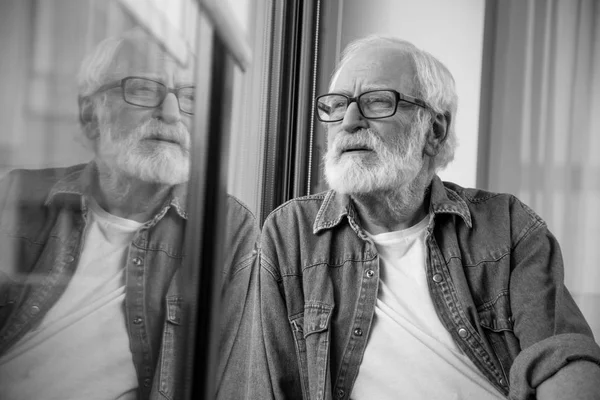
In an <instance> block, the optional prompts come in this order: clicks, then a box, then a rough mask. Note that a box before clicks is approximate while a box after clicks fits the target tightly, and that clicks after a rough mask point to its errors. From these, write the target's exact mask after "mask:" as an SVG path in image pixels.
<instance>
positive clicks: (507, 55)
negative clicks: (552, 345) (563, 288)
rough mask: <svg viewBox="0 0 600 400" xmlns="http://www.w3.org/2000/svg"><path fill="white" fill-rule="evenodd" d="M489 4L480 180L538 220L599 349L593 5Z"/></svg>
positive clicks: (552, 0)
mask: <svg viewBox="0 0 600 400" xmlns="http://www.w3.org/2000/svg"><path fill="white" fill-rule="evenodd" d="M488 6H489V7H493V11H492V12H493V13H494V14H495V20H494V23H493V30H494V32H492V34H493V35H494V38H493V41H492V43H493V45H494V49H493V51H491V52H490V53H489V54H491V57H493V60H492V62H488V64H489V65H490V66H491V67H490V70H489V72H490V76H491V86H490V88H491V91H490V93H487V94H486V95H487V96H489V98H491V101H490V103H489V104H490V107H489V110H488V115H487V117H486V118H488V119H489V125H488V126H487V127H484V131H482V132H481V134H482V135H484V137H485V138H486V139H485V140H484V141H482V142H483V143H487V145H488V146H489V147H488V149H487V151H486V152H483V153H482V152H480V155H481V154H486V155H487V161H488V165H487V168H486V169H485V173H486V175H487V177H484V178H487V179H483V180H479V182H480V183H482V182H485V183H487V188H488V189H490V190H493V191H501V192H509V193H513V194H516V195H517V196H518V197H519V198H520V199H521V200H522V201H524V202H525V203H527V204H528V205H530V206H531V207H532V208H533V209H534V210H535V211H536V212H537V213H538V214H539V215H540V216H541V217H542V218H544V220H545V221H546V222H547V224H548V226H549V228H550V230H551V231H552V232H553V233H554V235H555V236H556V237H557V239H558V240H559V242H560V244H561V248H562V252H563V258H564V263H565V282H566V284H567V287H568V288H569V290H570V292H571V293H572V295H573V297H574V298H575V300H576V301H577V303H578V304H579V306H580V308H581V309H582V311H583V313H584V314H585V316H586V318H587V320H588V323H589V324H590V325H591V327H592V329H593V331H594V335H595V337H596V341H600V261H599V260H600V245H599V244H598V243H599V242H600V156H599V154H598V153H599V151H600V1H596V0H528V1H521V0H508V1H498V2H488ZM486 61H489V60H484V64H485V62H486ZM486 128H487V129H486ZM484 161H485V160H484Z"/></svg>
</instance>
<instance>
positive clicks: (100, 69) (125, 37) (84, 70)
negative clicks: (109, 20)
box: [77, 27, 148, 97]
mask: <svg viewBox="0 0 600 400" xmlns="http://www.w3.org/2000/svg"><path fill="white" fill-rule="evenodd" d="M147 37H148V35H147V33H146V32H145V31H144V30H143V29H142V28H139V27H136V28H132V29H130V30H127V31H125V32H123V33H122V34H120V35H118V36H111V37H108V38H106V39H104V40H102V41H101V42H100V43H98V44H97V45H96V47H94V49H93V50H92V51H91V52H90V53H89V54H88V55H86V56H85V58H84V59H83V61H82V62H81V66H80V68H79V73H78V75H77V85H78V89H79V96H80V97H86V96H90V95H92V94H94V92H95V91H96V90H98V88H99V87H100V86H102V85H103V84H105V83H106V78H107V76H108V75H109V73H110V72H111V66H112V64H113V62H114V61H115V57H116V56H117V54H118V52H119V50H120V49H121V47H122V46H123V44H124V43H125V42H126V41H133V40H135V39H137V38H147Z"/></svg>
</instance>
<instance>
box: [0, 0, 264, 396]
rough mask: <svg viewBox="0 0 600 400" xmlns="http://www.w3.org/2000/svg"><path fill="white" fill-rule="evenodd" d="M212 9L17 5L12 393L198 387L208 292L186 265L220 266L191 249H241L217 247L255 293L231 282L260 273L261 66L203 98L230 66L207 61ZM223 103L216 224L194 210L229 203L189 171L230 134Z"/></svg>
mask: <svg viewBox="0 0 600 400" xmlns="http://www.w3.org/2000/svg"><path fill="white" fill-rule="evenodd" d="M250 3H251V2H250V1H248V2H246V3H244V4H246V6H245V8H243V9H244V10H246V11H248V10H251V9H252V7H250V5H249V4H250ZM238 13H239V10H238ZM200 16H201V10H200V9H199V8H198V4H197V2H196V1H193V0H169V1H161V0H144V1H136V0H112V1H107V0H3V1H2V2H0V51H1V52H2V54H3V57H2V61H0V80H1V82H2V85H3V87H4V90H3V91H2V94H1V95H0V102H1V103H0V104H1V107H0V118H1V120H2V121H3V125H2V127H1V128H0V387H1V388H2V399H3V400H11V399H23V398H28V399H34V398H65V396H66V397H69V398H91V397H93V396H92V394H96V393H103V397H104V398H119V399H135V398H139V399H142V398H150V397H152V396H154V395H155V394H158V393H160V395H161V396H164V397H166V398H182V397H181V396H182V395H183V394H186V393H189V388H186V386H185V385H184V381H185V379H184V373H183V371H186V370H189V369H190V368H191V366H192V365H193V362H194V356H193V353H192V350H193V344H194V333H195V330H194V329H193V328H194V326H195V325H194V318H195V317H196V313H195V311H197V308H194V307H190V304H189V303H188V302H187V301H188V300H189V299H190V298H194V295H197V294H198V293H195V291H197V288H198V287H197V286H196V282H193V281H191V282H190V281H186V279H185V277H186V276H188V275H185V274H184V273H183V272H185V269H186V268H187V269H188V270H191V269H193V268H205V267H204V265H206V264H208V262H206V260H204V261H202V260H200V257H196V258H195V259H194V258H190V257H189V256H190V252H189V251H188V250H187V249H189V248H193V247H194V246H195V247H196V248H197V253H203V252H204V253H209V251H208V249H207V248H203V247H202V246H213V247H220V248H222V249H227V251H226V252H225V251H223V250H214V249H213V253H215V254H220V258H219V260H220V262H221V265H219V266H218V267H217V269H216V271H218V273H220V274H222V281H223V283H224V284H225V285H228V284H231V285H241V286H243V283H244V282H243V281H242V280H240V278H239V277H240V276H241V275H239V274H238V275H236V279H237V280H235V281H234V279H232V278H231V277H232V276H233V275H235V273H236V271H238V270H239V269H242V268H244V267H245V266H247V265H248V264H249V263H252V260H253V258H252V257H253V254H255V252H254V242H255V239H256V235H257V234H258V228H257V226H256V222H255V219H254V215H253V213H254V209H255V208H256V207H257V204H258V201H259V200H258V199H257V197H256V196H257V193H258V192H259V191H258V190H256V188H255V187H254V185H253V184H252V181H251V180H252V179H254V178H253V173H248V172H247V171H248V168H247V166H248V165H249V164H250V165H254V167H253V168H254V170H258V161H256V160H257V159H258V158H256V157H257V154H258V153H259V152H258V150H257V149H258V147H257V145H256V144H255V142H254V141H251V140H249V139H248V137H252V136H251V135H247V137H246V138H244V137H243V136H239V135H241V134H242V133H241V131H243V129H242V127H243V121H242V120H241V118H243V117H242V115H243V113H242V111H241V110H242V108H241V104H242V103H241V102H240V100H239V97H240V96H242V95H244V96H246V90H249V89H245V88H246V87H247V86H248V83H247V79H246V75H245V74H246V72H245V71H243V70H242V69H241V68H240V67H239V66H236V65H235V63H234V62H231V60H230V59H231V57H230V56H228V55H225V56H224V57H225V59H227V60H230V61H228V62H227V63H226V64H225V65H226V67H227V71H228V72H227V73H226V79H223V80H221V81H219V85H221V86H219V87H218V88H217V89H218V90H220V91H221V92H222V96H220V95H216V94H215V93H216V89H214V88H213V89H210V90H209V91H208V94H207V93H200V94H201V96H200V97H198V92H195V91H192V90H190V87H194V86H196V85H197V80H198V79H199V77H206V72H207V69H209V68H211V65H212V61H211V60H212V57H213V54H212V53H211V52H210V51H209V50H206V48H204V49H203V51H207V54H208V55H209V59H208V60H203V61H202V62H198V56H197V54H198V42H199V40H200V39H199V38H201V37H202V34H201V30H200V29H199V25H198V24H199V21H201V20H202V19H200V18H199V17H200ZM236 18H238V19H240V18H242V19H243V18H244V17H243V16H240V15H237V16H236ZM204 23H205V24H207V23H208V24H209V25H210V23H211V21H208V22H207V20H206V18H204ZM209 31H210V29H209ZM211 40H212V39H211V38H208V39H207V37H206V36H204V42H203V43H204V44H206V45H208V44H210V43H211ZM218 50H219V51H221V52H225V53H227V48H226V47H220V48H219V49H218ZM200 68H204V69H203V70H200ZM207 87H208V86H207ZM248 96H249V95H247V97H246V98H248ZM219 102H222V104H221V110H225V111H224V112H223V114H222V115H223V118H225V119H226V120H225V121H221V125H220V126H221V128H222V132H225V131H226V132H227V133H228V140H227V142H226V143H224V145H223V146H222V148H223V154H222V155H219V156H218V158H219V162H222V163H223V165H224V167H223V171H225V172H227V173H228V174H227V175H224V176H223V177H221V176H218V177H216V179H217V182H218V183H219V184H220V183H222V187H223V188H227V189H226V190H225V189H223V190H222V192H219V193H220V196H221V198H224V199H225V201H224V206H220V207H219V208H218V209H216V210H217V213H218V215H219V216H218V218H215V219H214V220H211V221H213V222H214V223H215V224H214V225H213V226H205V224H203V218H204V214H202V213H199V214H200V215H195V216H194V217H193V218H192V215H191V214H192V213H193V212H192V210H193V209H194V204H196V203H198V202H199V201H200V200H202V201H203V202H204V203H206V202H210V201H207V200H206V199H205V197H206V198H209V197H211V195H210V194H209V195H208V196H205V195H206V193H205V192H204V191H203V190H204V189H202V188H199V185H200V184H199V183H198V182H199V180H197V181H195V182H192V181H188V178H189V176H190V175H189V173H190V166H194V165H201V164H202V159H200V161H198V158H199V157H202V156H203V154H202V153H199V152H197V151H196V149H197V148H203V147H202V146H203V145H204V144H205V143H207V142H209V140H208V135H217V134H219V133H222V132H221V131H220V132H208V133H207V127H211V126H214V124H212V123H209V121H208V120H210V115H211V112H212V110H215V109H217V108H215V107H216V104H217V103H219ZM219 104H220V103H219ZM223 107H225V108H223ZM232 110H233V111H232ZM199 116H204V120H203V121H199V120H198V118H199ZM211 124H212V125H211ZM253 135H254V136H255V137H256V135H257V134H256V133H253ZM213 137H214V136H213ZM230 149H233V150H236V151H237V153H236V154H234V155H233V156H232V157H227V153H228V152H229V150H230ZM241 149H249V151H250V152H251V154H250V155H248V154H247V153H245V152H244V151H242V150H241ZM239 157H246V160H247V163H245V164H240V163H239V162H238V161H239ZM194 158H196V161H195V162H192V161H193V160H194ZM228 160H229V161H228ZM231 160H236V161H231ZM226 162H228V164H229V165H230V166H232V168H229V169H228V168H227V164H225V163H226ZM236 168H237V170H238V171H242V170H244V169H245V170H246V175H244V176H245V179H244V181H243V182H242V181H240V180H239V177H238V174H237V173H236V172H235V171H236V170H235V169H236ZM192 172H193V171H192ZM202 173H204V174H210V173H212V172H211V171H210V168H208V169H206V170H203V172H202ZM211 179H213V180H214V177H213V178H211ZM208 180H209V179H208V178H207V181H208ZM219 190H220V189H219ZM226 191H227V192H229V193H230V194H232V195H235V197H234V196H231V195H226V194H225V192H226ZM217 192H218V191H217V190H215V192H214V194H215V196H216V195H217V194H218V193H217ZM188 193H193V196H191V197H188ZM246 194H249V196H246ZM245 197H247V198H249V200H250V201H248V200H247V199H245ZM202 201H200V202H201V203H202ZM204 203H202V204H204ZM247 204H250V205H249V206H248V205H247ZM190 221H193V222H194V224H195V225H194V227H190ZM217 222H218V223H221V224H222V226H216V223H217ZM199 226H203V229H204V232H200V231H199V230H197V229H192V228H197V227H199ZM198 232H200V233H198ZM207 232H208V233H207ZM210 234H212V235H214V238H216V239H215V240H213V242H212V243H208V244H207V242H206V241H203V239H202V237H205V236H207V235H210ZM202 235H204V236H202ZM186 246H187V247H186ZM190 260H191V261H190ZM203 264H204V265H203ZM182 271H183V272H182ZM241 279H247V278H241ZM230 287H231V288H233V289H228V288H230ZM235 287H237V286H225V289H224V291H223V298H224V299H226V300H227V299H229V301H228V302H227V305H228V308H227V307H226V308H225V309H224V310H223V313H224V314H225V315H229V314H231V315H235V313H236V312H237V308H236V307H237V306H238V305H237V304H236V303H235V302H234V300H232V299H233V298H237V297H236V296H234V293H235V290H236V289H235ZM246 287H247V282H246ZM217 290H220V288H218V289H217ZM190 292H191V293H192V296H191V297H186V296H187V295H189V293H190ZM228 296H229V297H228ZM235 321H236V319H235V318H225V319H224V321H223V323H224V327H223V329H225V330H227V329H228V328H229V326H230V325H231V326H233V325H235ZM228 324H229V325H228ZM232 324H233V325H232Z"/></svg>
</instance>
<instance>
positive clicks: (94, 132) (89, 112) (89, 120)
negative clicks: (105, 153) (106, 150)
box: [78, 96, 98, 139]
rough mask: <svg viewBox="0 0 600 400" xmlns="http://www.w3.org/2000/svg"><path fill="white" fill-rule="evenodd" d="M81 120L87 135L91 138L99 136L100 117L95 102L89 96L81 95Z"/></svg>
mask: <svg viewBox="0 0 600 400" xmlns="http://www.w3.org/2000/svg"><path fill="white" fill-rule="evenodd" d="M78 100H79V122H80V123H81V127H82V128H83V131H84V133H85V135H86V136H87V137H88V138H89V139H95V138H96V136H98V117H97V116H96V109H95V104H94V102H93V101H92V99H91V98H89V97H81V96H80V97H79V99H78Z"/></svg>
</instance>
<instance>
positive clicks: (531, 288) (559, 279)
mask: <svg viewBox="0 0 600 400" xmlns="http://www.w3.org/2000/svg"><path fill="white" fill-rule="evenodd" d="M512 208H513V210H512V212H513V216H512V225H513V226H512V227H511V228H512V231H513V232H514V234H515V238H514V239H513V246H514V247H513V250H512V254H511V264H512V267H513V269H512V273H511V278H510V301H511V310H512V317H513V320H514V333H515V335H516V336H517V338H518V339H519V342H520V345H521V352H520V353H519V354H518V355H517V357H516V358H515V360H514V362H513V365H512V366H511V369H510V386H511V387H510V398H511V399H519V400H520V399H531V398H535V397H534V396H538V398H545V397H543V396H547V395H553V396H557V393H559V392H558V391H557V390H558V389H557V388H558V387H559V386H561V385H565V386H564V387H563V388H560V390H570V392H568V396H566V397H560V396H558V397H556V398H568V399H569V400H577V399H588V398H598V397H600V384H599V383H600V381H599V380H598V379H597V378H598V374H599V373H600V372H599V371H597V369H598V367H597V366H596V365H594V364H600V347H599V346H598V344H597V343H596V342H595V341H594V337H593V335H592V331H591V329H590V327H589V325H588V324H587V322H586V321H585V318H584V316H583V314H582V313H581V310H579V308H578V307H577V304H576V303H575V301H574V300H573V298H572V296H571V294H570V293H569V291H568V290H567V288H566V287H565V285H564V266H563V259H562V256H561V251H560V246H559V244H558V242H557V240H556V238H555V237H554V236H553V235H552V233H550V231H549V230H548V228H547V226H546V224H545V223H544V222H543V221H542V220H541V219H540V218H539V217H538V216H537V215H536V214H535V213H534V212H533V211H532V210H531V209H529V208H528V207H527V206H525V205H524V204H522V203H521V202H519V201H518V200H517V201H515V202H514V203H513V204H512ZM579 372H581V374H582V375H581V376H577V374H578V373H579ZM576 376H577V378H576V379H575V377H576ZM590 378H594V379H595V380H593V381H589V379H590ZM576 380H582V381H586V382H587V383H586V384H585V385H583V384H582V386H581V388H578V389H577V390H575V389H573V388H574V387H575V385H574V384H573V382H576ZM579 390H581V391H579ZM553 392H554V393H553ZM594 393H595V394H594ZM590 394H594V395H595V396H598V397H586V396H588V395H590ZM579 395H581V396H582V397H578V396H579ZM547 398H553V397H547Z"/></svg>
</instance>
